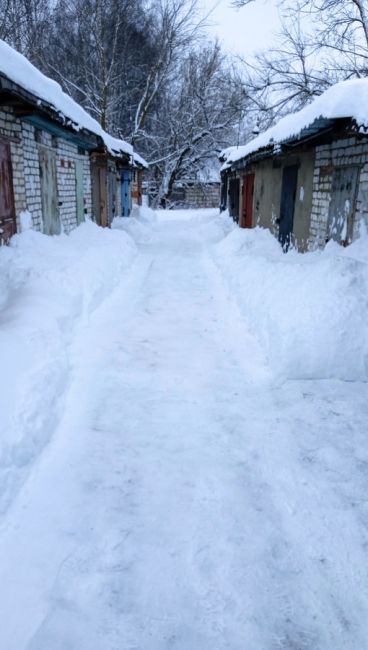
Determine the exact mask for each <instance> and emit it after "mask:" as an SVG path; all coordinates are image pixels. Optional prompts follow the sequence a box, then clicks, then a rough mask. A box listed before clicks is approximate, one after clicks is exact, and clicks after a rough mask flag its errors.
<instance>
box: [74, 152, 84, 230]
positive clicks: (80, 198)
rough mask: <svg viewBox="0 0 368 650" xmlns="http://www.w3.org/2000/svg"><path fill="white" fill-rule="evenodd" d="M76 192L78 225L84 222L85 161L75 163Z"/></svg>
mask: <svg viewBox="0 0 368 650" xmlns="http://www.w3.org/2000/svg"><path fill="white" fill-rule="evenodd" d="M75 192H76V199H77V223H78V225H79V224H80V223H82V221H84V188H83V160H76V161H75Z"/></svg>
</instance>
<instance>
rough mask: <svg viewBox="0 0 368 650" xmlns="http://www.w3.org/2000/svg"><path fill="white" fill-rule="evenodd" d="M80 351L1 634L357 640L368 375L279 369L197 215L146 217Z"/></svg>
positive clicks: (338, 647)
mask: <svg viewBox="0 0 368 650" xmlns="http://www.w3.org/2000/svg"><path fill="white" fill-rule="evenodd" d="M71 367H72V369H73V371H72V375H71V379H70V383H69V389H68V393H67V397H66V401H65V405H64V415H63V417H62V420H61V422H60V424H59V427H58V429H57V431H56V432H55V435H54V436H53V439H52V441H51V443H50V444H49V445H48V446H47V447H46V449H45V450H44V451H43V453H42V455H41V456H40V458H39V460H38V461H37V463H36V464H35V465H34V466H33V469H32V472H31V473H30V476H29V478H28V480H27V481H26V483H25V485H24V486H23V488H22V490H21V491H20V493H19V495H18V497H17V499H16V501H15V502H14V504H13V506H12V507H11V508H10V509H9V511H8V513H7V515H6V516H5V517H4V519H3V525H2V528H1V531H0V596H1V602H0V617H1V624H0V648H1V650H165V649H167V650H169V649H172V650H225V649H228V650H276V649H280V648H281V649H285V650H287V649H289V650H343V649H344V650H355V649H356V650H364V649H366V648H368V529H367V521H368V518H367V517H368V508H367V497H366V495H367V487H368V479H367V468H368V452H367V443H366V435H367V388H366V385H365V384H363V383H354V382H350V383H347V382H338V381H332V380H331V381H289V382H286V383H283V384H280V383H279V382H277V381H275V379H274V378H273V376H272V374H271V372H270V370H269V369H268V366H267V360H266V358H265V357H264V355H263V352H262V349H260V348H259V346H258V344H257V342H256V340H255V339H254V338H253V337H252V336H251V334H250V333H249V331H248V328H247V322H246V320H244V317H243V316H242V314H241V313H240V311H239V309H238V307H237V304H236V303H235V301H234V300H233V298H232V297H231V295H230V294H229V292H228V290H227V289H226V285H225V284H224V283H223V280H222V278H221V275H220V272H219V270H218V269H217V267H216V266H215V264H214V262H213V261H212V258H211V255H210V254H209V252H208V247H207V244H206V237H205V234H203V232H202V231H201V229H200V228H199V227H198V222H193V221H185V220H183V219H182V220H177V221H174V220H173V221H171V222H169V221H161V222H159V223H157V224H155V225H154V227H153V234H152V238H151V240H150V241H146V242H144V243H141V244H140V252H139V255H138V257H137V258H136V260H135V262H134V265H133V266H132V267H131V269H130V271H129V272H127V273H126V274H125V278H124V280H123V281H122V282H121V283H120V285H119V286H118V287H117V288H116V289H115V291H114V292H113V294H112V295H111V297H110V298H109V299H108V300H107V301H106V302H105V303H104V304H103V305H102V306H101V307H100V308H99V309H97V310H96V311H95V312H94V313H93V314H92V316H91V317H90V320H89V322H88V324H87V325H86V326H85V328H84V330H83V331H81V332H80V333H79V334H78V337H77V339H76V340H75V341H74V343H73V345H72V348H71Z"/></svg>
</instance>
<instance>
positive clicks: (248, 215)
mask: <svg viewBox="0 0 368 650" xmlns="http://www.w3.org/2000/svg"><path fill="white" fill-rule="evenodd" d="M253 195H254V174H247V176H245V177H244V178H243V185H242V218H241V222H240V227H241V228H251V227H252V225H253Z"/></svg>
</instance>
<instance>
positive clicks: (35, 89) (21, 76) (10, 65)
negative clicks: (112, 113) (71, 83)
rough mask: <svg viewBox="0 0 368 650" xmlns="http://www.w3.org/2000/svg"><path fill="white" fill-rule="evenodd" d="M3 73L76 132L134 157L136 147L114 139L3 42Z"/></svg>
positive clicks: (0, 45)
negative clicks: (83, 131) (100, 139)
mask: <svg viewBox="0 0 368 650" xmlns="http://www.w3.org/2000/svg"><path fill="white" fill-rule="evenodd" d="M0 73H2V74H3V75H5V76H6V77H7V78H8V79H9V80H10V81H12V82H13V83H15V84H17V85H19V86H20V87H21V88H23V89H24V90H26V91H28V92H29V93H31V94H32V95H34V96H35V97H36V98H37V99H39V100H41V101H43V102H46V103H47V104H48V105H49V106H50V107H51V108H52V109H53V110H54V111H55V112H56V113H58V114H59V115H60V117H61V118H62V119H63V120H64V121H65V124H66V126H69V127H71V128H72V129H74V130H75V131H80V130H81V129H86V130H87V131H90V132H92V133H94V134H95V135H98V136H99V137H100V138H102V140H103V141H104V143H105V145H106V148H107V150H108V151H109V152H110V153H111V154H113V155H114V154H115V155H121V154H128V155H129V156H131V155H133V147H132V146H131V145H130V144H129V143H128V142H125V140H120V139H119V138H114V137H112V136H111V135H109V134H108V133H106V132H105V131H104V130H103V128H102V127H101V125H100V124H99V123H98V122H97V120H95V119H94V118H93V117H91V115H89V114H88V113H87V111H85V110H84V108H82V106H80V105H79V104H77V102H75V101H74V99H72V98H71V97H70V96H69V95H67V94H66V93H65V92H64V91H63V89H62V88H61V86H60V85H59V84H58V83H57V82H56V81H54V80H53V79H50V78H49V77H46V75H44V74H43V73H42V72H41V71H40V70H38V68H36V67H35V66H34V65H33V64H32V63H31V62H30V61H28V59H26V58H25V57H24V56H23V55H22V54H19V52H17V51H16V50H14V49H13V48H12V47H10V45H8V44H7V43H5V41H2V40H1V39H0Z"/></svg>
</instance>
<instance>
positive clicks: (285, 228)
mask: <svg viewBox="0 0 368 650" xmlns="http://www.w3.org/2000/svg"><path fill="white" fill-rule="evenodd" d="M297 182H298V165H288V166H287V167H284V170H283V174H282V187H281V202H280V218H279V219H278V224H279V242H280V244H281V246H282V247H283V249H284V250H287V249H288V248H289V246H290V242H291V235H292V232H293V225H294V209H295V196H296V187H297Z"/></svg>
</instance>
